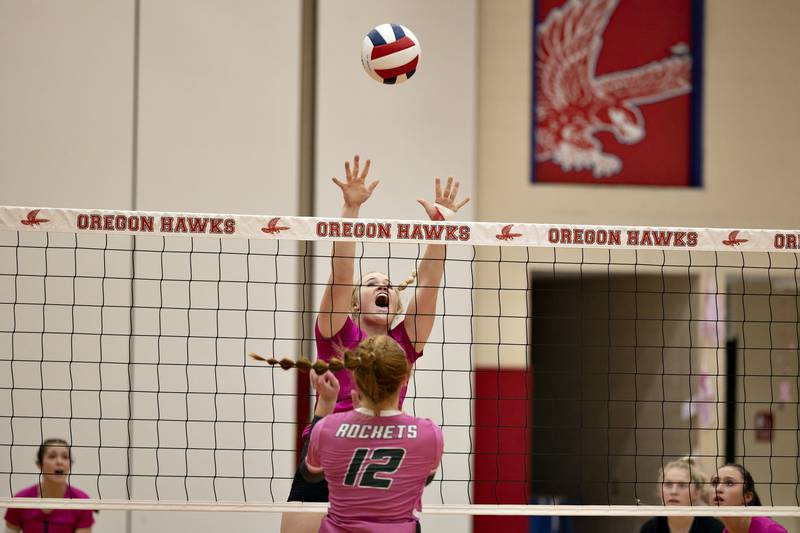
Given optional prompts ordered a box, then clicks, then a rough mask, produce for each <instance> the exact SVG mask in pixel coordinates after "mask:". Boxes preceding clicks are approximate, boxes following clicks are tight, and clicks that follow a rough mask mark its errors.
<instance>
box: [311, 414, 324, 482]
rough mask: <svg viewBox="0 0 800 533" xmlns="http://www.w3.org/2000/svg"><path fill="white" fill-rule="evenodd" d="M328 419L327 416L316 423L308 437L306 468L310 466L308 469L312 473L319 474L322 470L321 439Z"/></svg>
mask: <svg viewBox="0 0 800 533" xmlns="http://www.w3.org/2000/svg"><path fill="white" fill-rule="evenodd" d="M326 420H327V417H326V418H323V419H322V420H320V421H319V422H317V423H316V424H314V429H312V430H311V435H309V437H308V451H307V452H306V468H308V471H309V472H311V473H312V474H319V473H320V472H322V462H321V461H320V439H321V435H322V428H323V427H324V426H325V421H326Z"/></svg>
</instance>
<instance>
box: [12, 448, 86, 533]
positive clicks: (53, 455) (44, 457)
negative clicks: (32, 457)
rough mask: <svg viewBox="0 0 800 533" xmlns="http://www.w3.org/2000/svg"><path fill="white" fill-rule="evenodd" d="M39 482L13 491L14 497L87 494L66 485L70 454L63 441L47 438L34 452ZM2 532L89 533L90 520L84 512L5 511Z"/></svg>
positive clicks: (60, 496)
mask: <svg viewBox="0 0 800 533" xmlns="http://www.w3.org/2000/svg"><path fill="white" fill-rule="evenodd" d="M36 466H38V467H39V470H40V471H41V475H40V476H39V483H37V484H36V485H33V486H30V487H28V488H26V489H22V490H21V491H19V492H17V493H16V494H15V495H14V497H16V498H83V499H88V498H89V495H88V494H86V493H85V492H83V491H81V490H79V489H77V488H75V487H73V486H72V485H70V484H68V483H67V480H68V479H69V472H70V468H71V467H72V455H71V453H70V448H69V443H68V442H67V441H65V440H64V439H47V440H45V441H44V442H43V443H42V445H41V446H39V451H37V452H36ZM5 520H6V531H7V532H9V531H11V532H17V531H22V532H23V533H30V532H37V533H38V532H40V531H46V532H47V533H67V532H69V533H72V532H75V533H91V531H92V524H94V517H93V516H92V511H90V510H88V509H13V508H11V509H8V510H7V511H6V514H5Z"/></svg>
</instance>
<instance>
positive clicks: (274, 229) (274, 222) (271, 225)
mask: <svg viewBox="0 0 800 533" xmlns="http://www.w3.org/2000/svg"><path fill="white" fill-rule="evenodd" d="M280 219H281V217H275V218H271V219H270V220H269V222H267V225H266V226H264V227H263V228H261V231H263V232H264V233H267V234H272V233H280V232H281V231H283V230H285V229H289V226H279V225H278V222H279V221H280Z"/></svg>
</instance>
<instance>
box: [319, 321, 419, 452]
mask: <svg viewBox="0 0 800 533" xmlns="http://www.w3.org/2000/svg"><path fill="white" fill-rule="evenodd" d="M314 336H315V337H316V339H317V357H319V358H320V359H322V360H323V361H330V360H331V357H338V358H340V359H341V358H343V357H344V355H343V352H344V351H345V350H352V349H354V348H355V347H356V346H358V344H359V343H360V342H361V341H363V340H364V339H366V338H367V337H368V335H367V334H366V332H365V331H364V330H363V329H361V328H360V327H358V325H356V323H355V322H353V319H351V318H350V317H349V316H348V317H347V320H345V322H344V325H343V326H342V328H341V329H340V330H339V331H337V332H336V335H334V336H333V337H330V338H325V337H323V336H322V333H320V331H319V324H315V325H314ZM389 336H390V337H391V338H393V339H394V340H395V341H397V344H399V345H400V347H402V348H403V351H405V352H406V359H408V362H409V363H411V364H413V363H414V361H416V360H417V359H419V358H420V357H422V352H420V353H417V352H416V350H414V343H413V342H411V339H409V338H408V333H407V332H406V326H405V321H403V322H400V323H399V324H397V325H396V326H395V327H394V328H392V330H391V331H390V332H389ZM334 374H335V375H336V379H338V380H339V385H340V389H339V397H338V398H337V399H336V407H335V408H334V410H333V412H334V413H341V412H344V411H350V410H351V409H352V408H353V402H352V401H351V400H350V391H351V390H353V381H352V380H351V379H350V372H349V371H347V370H339V371H337V372H334ZM407 388H408V387H407V386H403V389H402V390H401V391H400V405H398V406H397V407H398V409H400V408H402V407H403V400H404V399H405V397H406V389H407ZM308 432H309V429H308V427H307V428H306V429H305V431H304V432H303V436H305V435H308Z"/></svg>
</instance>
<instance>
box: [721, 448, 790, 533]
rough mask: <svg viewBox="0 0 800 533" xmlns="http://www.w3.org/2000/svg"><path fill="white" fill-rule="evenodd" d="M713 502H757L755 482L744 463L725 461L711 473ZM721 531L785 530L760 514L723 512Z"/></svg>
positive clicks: (767, 532)
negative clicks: (722, 528)
mask: <svg viewBox="0 0 800 533" xmlns="http://www.w3.org/2000/svg"><path fill="white" fill-rule="evenodd" d="M711 485H712V486H713V487H714V503H715V504H716V505H724V506H760V505H761V499H760V498H759V497H758V494H757V493H756V483H755V480H754V479H753V476H752V475H751V474H750V472H748V471H747V470H746V469H745V467H743V466H742V465H738V464H733V463H731V464H727V465H725V466H723V467H722V468H720V469H719V470H717V473H716V474H715V475H714V476H712V477H711ZM720 520H722V523H723V524H725V529H724V530H723V533H726V532H728V533H788V531H787V529H786V528H785V527H783V526H782V525H780V524H778V523H777V522H775V521H773V520H770V519H769V518H766V517H764V516H753V517H749V516H725V517H722V518H720Z"/></svg>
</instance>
